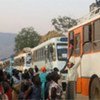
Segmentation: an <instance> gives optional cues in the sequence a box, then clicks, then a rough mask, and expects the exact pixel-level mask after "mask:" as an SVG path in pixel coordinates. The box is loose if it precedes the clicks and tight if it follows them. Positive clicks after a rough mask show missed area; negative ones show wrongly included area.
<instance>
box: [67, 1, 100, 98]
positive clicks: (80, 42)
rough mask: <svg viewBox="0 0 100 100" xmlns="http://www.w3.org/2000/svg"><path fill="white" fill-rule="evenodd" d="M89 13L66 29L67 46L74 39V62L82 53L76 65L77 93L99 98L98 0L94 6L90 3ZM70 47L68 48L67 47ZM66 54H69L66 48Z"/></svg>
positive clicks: (99, 16) (99, 29) (99, 23)
mask: <svg viewBox="0 0 100 100" xmlns="http://www.w3.org/2000/svg"><path fill="white" fill-rule="evenodd" d="M90 11H91V12H90V14H89V15H88V16H86V17H83V18H82V19H81V20H80V22H79V23H78V25H76V26H74V27H72V28H71V29H69V31H68V39H69V40H68V46H69V45H70V41H71V40H73V41H74V54H73V55H72V56H74V57H75V62H77V61H78V60H79V57H80V55H81V54H82V53H83V57H82V60H81V64H80V66H79V67H78V74H79V77H78V80H77V93H81V94H82V95H86V96H89V98H92V99H96V98H99V99H100V0H99V1H97V3H96V4H95V6H94V7H92V5H91V10H90ZM68 49H70V48H68ZM68 51H69V53H68V56H70V55H71V52H70V50H68Z"/></svg>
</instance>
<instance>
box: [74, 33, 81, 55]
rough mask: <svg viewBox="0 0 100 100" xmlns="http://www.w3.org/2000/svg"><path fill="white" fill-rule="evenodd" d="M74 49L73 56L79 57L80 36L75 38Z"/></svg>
mask: <svg viewBox="0 0 100 100" xmlns="http://www.w3.org/2000/svg"><path fill="white" fill-rule="evenodd" d="M74 47H75V50H74V53H75V55H79V54H80V34H77V35H76V36H75V43H74Z"/></svg>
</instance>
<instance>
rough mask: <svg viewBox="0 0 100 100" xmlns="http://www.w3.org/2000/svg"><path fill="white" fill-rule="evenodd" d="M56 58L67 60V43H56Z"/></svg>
mask: <svg viewBox="0 0 100 100" xmlns="http://www.w3.org/2000/svg"><path fill="white" fill-rule="evenodd" d="M57 56H58V60H61V61H62V60H64V61H65V60H67V44H57Z"/></svg>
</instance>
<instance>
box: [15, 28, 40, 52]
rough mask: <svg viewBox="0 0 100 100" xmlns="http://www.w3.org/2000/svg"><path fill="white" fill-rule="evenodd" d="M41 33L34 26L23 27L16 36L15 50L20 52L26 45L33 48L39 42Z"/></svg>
mask: <svg viewBox="0 0 100 100" xmlns="http://www.w3.org/2000/svg"><path fill="white" fill-rule="evenodd" d="M39 40H40V35H39V34H38V33H37V32H36V31H34V28H33V27H29V28H23V29H22V30H21V31H20V32H19V34H18V35H17V36H16V38H15V51H17V52H19V51H21V50H22V49H23V48H25V47H30V48H33V47H35V46H37V45H38V44H39Z"/></svg>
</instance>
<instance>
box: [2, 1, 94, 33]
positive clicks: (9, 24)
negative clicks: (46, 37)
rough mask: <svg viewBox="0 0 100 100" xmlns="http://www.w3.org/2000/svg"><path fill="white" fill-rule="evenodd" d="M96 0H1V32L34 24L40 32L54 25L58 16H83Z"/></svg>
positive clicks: (17, 29) (17, 30)
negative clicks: (52, 21) (54, 20)
mask: <svg viewBox="0 0 100 100" xmlns="http://www.w3.org/2000/svg"><path fill="white" fill-rule="evenodd" d="M92 2H95V0H0V32H13V33H17V32H19V31H20V30H21V28H23V27H29V26H33V27H34V29H35V30H36V31H37V32H39V33H40V34H46V33H47V32H48V31H49V30H51V29H52V28H53V27H52V25H51V19H53V18H56V17H58V16H70V17H72V18H77V17H82V16H83V15H86V14H87V13H88V11H89V5H90V4H91V3H92Z"/></svg>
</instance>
